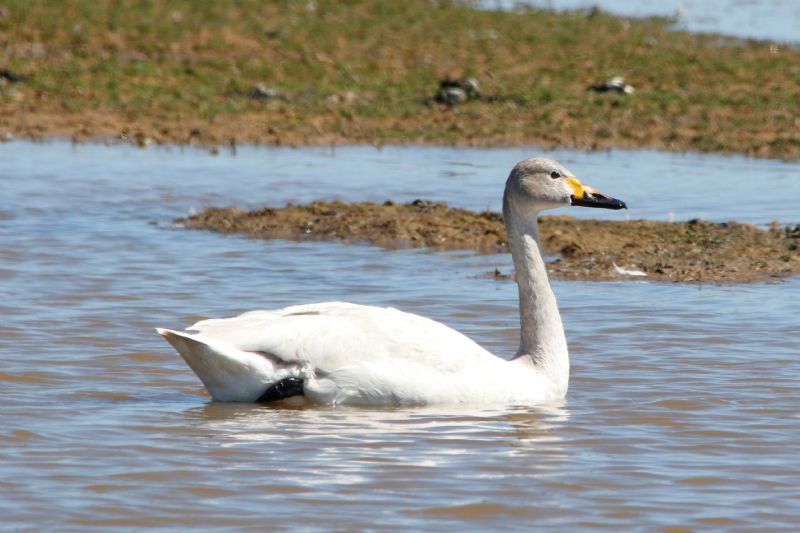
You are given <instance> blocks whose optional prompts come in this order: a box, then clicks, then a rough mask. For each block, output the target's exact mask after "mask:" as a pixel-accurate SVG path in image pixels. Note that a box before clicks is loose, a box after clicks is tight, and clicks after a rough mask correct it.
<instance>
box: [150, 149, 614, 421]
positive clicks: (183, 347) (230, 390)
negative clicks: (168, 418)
mask: <svg viewBox="0 0 800 533" xmlns="http://www.w3.org/2000/svg"><path fill="white" fill-rule="evenodd" d="M566 205H577V206H587V207H603V208H607V209H622V208H625V204H624V203H623V202H621V201H619V200H616V199H614V198H609V197H606V196H604V195H602V194H601V193H599V192H598V191H596V190H594V189H591V188H590V187H587V186H584V185H583V184H581V182H580V181H578V179H577V178H575V177H574V176H573V175H572V174H571V173H570V172H569V171H568V170H567V169H566V168H564V167H563V166H561V165H560V164H559V163H557V162H555V161H551V160H548V159H541V158H532V159H526V160H525V161H522V162H520V163H518V164H517V165H516V166H515V167H514V168H513V170H512V171H511V174H510V175H509V177H508V180H507V182H506V188H505V194H504V196H503V218H504V220H505V224H506V231H507V233H508V242H509V245H510V248H511V255H512V257H513V259H514V266H515V268H516V277H517V283H518V285H519V301H520V326H521V331H520V347H519V350H518V351H517V354H516V356H515V357H514V358H513V359H511V360H505V359H502V358H500V357H497V356H495V355H492V354H491V353H489V352H488V351H487V350H485V349H483V348H481V347H480V346H479V345H478V344H476V343H475V342H473V341H472V340H471V339H469V338H467V337H466V336H464V335H462V334H461V333H459V332H457V331H455V330H453V329H450V328H449V327H447V326H445V325H443V324H440V323H438V322H435V321H433V320H430V319H427V318H423V317H421V316H417V315H412V314H409V313H404V312H402V311H398V310H396V309H392V308H379V307H370V306H365V305H356V304H350V303H341V302H328V303H318V304H309V305H298V306H293V307H287V308H284V309H278V310H274V311H252V312H249V313H245V314H243V315H240V316H237V317H234V318H226V319H211V320H203V321H201V322H198V323H196V324H195V325H193V326H192V327H191V328H189V329H188V331H186V332H178V331H172V330H168V329H158V330H157V331H158V332H159V333H160V334H161V335H163V336H164V337H165V338H166V339H167V340H168V341H169V342H170V343H171V344H172V345H173V346H174V347H175V349H177V350H178V352H179V353H180V354H181V356H182V357H183V358H184V359H185V360H186V362H187V363H188V364H189V366H190V367H191V368H192V370H193V371H194V372H195V373H196V374H197V375H198V377H199V378H200V380H201V381H202V382H203V384H204V385H205V387H206V389H208V391H209V393H211V396H212V397H213V398H214V399H215V400H219V401H239V402H256V401H273V400H280V399H283V398H287V397H290V396H297V395H303V396H305V397H306V399H309V400H311V401H313V402H317V403H324V404H345V403H347V404H362V405H377V404H433V403H508V404H511V403H515V404H530V403H536V402H543V401H548V400H557V399H561V398H563V397H564V395H565V394H566V392H567V384H568V381H569V356H568V354H567V342H566V339H565V337H564V329H563V327H562V325H561V317H560V315H559V313H558V307H557V305H556V298H555V295H554V294H553V291H552V289H551V288H550V283H549V282H548V279H547V271H546V269H545V263H544V260H543V259H542V254H541V252H540V245H539V232H538V226H537V221H536V218H537V215H538V214H539V212H540V211H542V210H543V209H550V208H555V207H560V206H566Z"/></svg>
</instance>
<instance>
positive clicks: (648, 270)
mask: <svg viewBox="0 0 800 533" xmlns="http://www.w3.org/2000/svg"><path fill="white" fill-rule="evenodd" d="M539 222H540V234H541V241H542V247H543V248H544V252H545V253H546V254H548V255H550V256H552V257H553V260H552V261H551V262H550V263H549V264H548V267H549V268H548V270H549V272H550V275H551V276H552V277H553V278H555V279H580V280H652V281H673V282H700V283H707V282H711V283H740V282H757V281H768V280H774V279H778V278H783V277H786V276H790V275H793V274H797V273H798V272H800V249H799V248H800V225H798V226H795V227H788V226H787V227H780V226H778V225H775V226H773V227H771V228H770V229H768V230H764V229H759V228H757V227H755V226H753V225H750V224H740V223H737V222H727V223H712V222H705V221H700V220H691V221H688V222H656V221H648V220H631V221H618V222H617V221H600V220H577V219H575V218H572V217H569V216H546V217H541V218H540V221H539ZM177 223H178V225H179V226H182V227H187V228H194V229H206V230H212V231H218V232H221V233H236V234H244V235H248V236H252V237H256V238H262V239H292V240H307V239H312V240H343V241H346V242H367V243H372V244H375V245H378V246H382V247H385V248H406V247H414V248H432V249H436V250H475V251H478V252H481V253H504V252H508V242H507V241H506V232H505V228H504V227H503V221H502V216H501V215H499V214H497V213H492V212H488V211H486V212H481V213H476V212H473V211H468V210H465V209H457V208H451V207H448V206H447V205H445V204H440V203H432V202H428V201H424V200H416V201H414V202H412V203H410V204H394V203H392V202H386V203H384V204H375V203H369V202H366V203H344V202H313V203H311V204H308V205H291V204H290V205H288V206H286V207H282V208H272V207H265V208H261V209H256V210H253V211H244V210H242V209H239V208H237V207H226V208H216V207H209V208H206V209H205V210H203V211H202V212H200V213H198V214H196V215H192V216H189V217H187V218H182V219H179V220H178V221H177ZM625 271H627V272H628V273H625ZM633 271H639V272H643V273H644V274H645V275H644V276H642V275H632V274H631V273H630V272H633ZM495 276H496V277H506V276H505V275H503V274H502V273H500V272H495Z"/></svg>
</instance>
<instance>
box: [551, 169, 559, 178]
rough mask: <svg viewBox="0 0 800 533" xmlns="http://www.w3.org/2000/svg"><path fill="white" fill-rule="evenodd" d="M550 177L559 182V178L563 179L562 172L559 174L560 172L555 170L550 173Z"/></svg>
mask: <svg viewBox="0 0 800 533" xmlns="http://www.w3.org/2000/svg"><path fill="white" fill-rule="evenodd" d="M550 177H551V178H553V179H554V180H557V179H558V178H560V177H561V172H559V171H558V170H554V171H552V172H551V173H550Z"/></svg>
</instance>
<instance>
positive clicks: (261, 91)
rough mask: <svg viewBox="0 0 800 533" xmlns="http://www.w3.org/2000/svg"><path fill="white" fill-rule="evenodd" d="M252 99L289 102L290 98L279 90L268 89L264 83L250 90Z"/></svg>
mask: <svg viewBox="0 0 800 533" xmlns="http://www.w3.org/2000/svg"><path fill="white" fill-rule="evenodd" d="M250 97H251V98H255V99H256V100H284V101H286V102H288V101H289V97H288V96H286V95H285V94H284V93H282V92H281V91H279V90H278V89H274V88H272V87H267V86H266V85H264V84H263V83H258V84H256V85H254V86H253V88H252V89H250Z"/></svg>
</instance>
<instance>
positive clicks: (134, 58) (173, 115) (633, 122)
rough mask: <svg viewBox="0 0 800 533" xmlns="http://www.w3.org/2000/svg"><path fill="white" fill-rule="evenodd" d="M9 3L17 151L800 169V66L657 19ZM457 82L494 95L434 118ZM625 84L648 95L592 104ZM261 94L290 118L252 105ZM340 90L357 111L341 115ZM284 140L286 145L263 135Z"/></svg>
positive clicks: (371, 8)
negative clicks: (300, 150)
mask: <svg viewBox="0 0 800 533" xmlns="http://www.w3.org/2000/svg"><path fill="white" fill-rule="evenodd" d="M4 5H5V7H6V9H7V13H8V14H7V15H6V16H5V17H4V18H2V19H0V54H2V55H0V68H3V67H5V68H9V69H11V70H12V71H15V72H20V73H23V74H27V75H28V76H29V79H28V81H27V82H25V83H23V84H5V85H2V86H0V111H2V112H3V113H1V114H0V115H2V116H0V128H4V129H6V130H7V131H12V132H16V133H18V134H20V135H26V134H32V133H30V131H28V129H29V128H30V127H31V125H38V126H40V127H41V129H42V131H44V132H45V133H44V134H45V135H47V134H53V135H58V134H61V135H64V134H66V135H71V134H74V132H70V131H69V128H70V126H69V125H68V124H67V125H65V124H66V123H65V122H64V121H63V120H61V119H65V117H74V118H75V120H83V122H85V124H83V127H84V128H88V129H89V131H90V132H91V133H92V134H95V135H98V136H104V135H114V134H116V133H118V132H116V131H115V128H116V129H118V130H121V129H122V128H123V126H124V127H125V128H126V129H129V130H130V129H135V130H138V131H141V132H142V133H143V134H145V135H148V136H152V137H154V138H156V139H157V140H163V141H178V142H182V141H184V140H185V137H186V132H187V131H189V130H191V129H193V128H196V127H197V125H198V124H200V125H202V130H203V133H202V138H203V139H204V140H206V141H207V142H212V143H213V142H220V141H222V140H226V139H230V138H235V139H237V140H239V141H244V142H291V143H315V142H375V143H387V142H430V143H440V144H464V143H466V144H484V145H502V144H506V145H508V144H525V143H531V142H534V143H541V144H544V145H564V146H577V147H606V146H648V147H658V148H667V149H674V150H704V151H721V152H743V153H748V154H753V155H759V156H773V157H785V158H793V157H797V156H798V155H800V133H798V131H799V130H800V127H798V120H800V97H798V95H799V94H800V61H798V60H799V59H800V54H798V52H797V51H796V50H795V49H792V48H786V47H779V49H778V52H777V53H774V48H773V49H772V50H771V49H770V44H769V43H765V42H758V41H738V40H734V39H720V38H719V37H717V36H709V35H693V34H689V33H684V32H671V31H669V29H668V21H666V20H664V19H646V20H628V19H623V18H619V17H614V16H611V15H608V14H605V13H601V12H600V13H598V12H592V14H591V15H589V14H587V13H585V12H575V13H560V14H559V13H551V12H545V11H536V10H529V11H522V12H493V11H479V10H475V9H472V8H470V7H469V6H467V5H461V4H458V3H447V2H439V3H431V2H428V1H421V0H420V1H414V0H410V1H403V2H394V1H367V0H363V1H356V0H354V1H349V2H339V1H326V0H319V1H317V2H313V3H309V2H307V1H305V0H304V1H282V2H262V1H256V0H241V1H238V2H211V1H189V0H173V1H169V2H167V1H166V0H151V1H130V0H99V1H91V0H72V1H70V2H47V1H43V0H39V1H35V0H34V1H30V0H4ZM309 6H315V7H314V8H313V9H312V8H310V7H309ZM464 75H470V76H474V77H476V78H477V79H478V80H479V82H480V83H481V87H482V90H483V92H484V94H486V95H489V96H494V97H497V98H495V99H494V100H486V101H476V102H469V103H467V104H465V105H463V106H461V107H458V108H455V109H448V108H446V107H443V106H439V105H432V104H431V103H430V101H429V99H430V97H431V96H432V95H433V94H434V93H435V91H436V89H437V87H438V83H439V81H440V80H441V79H442V78H444V77H447V76H464ZM613 75H623V76H625V77H626V79H627V80H628V81H629V83H632V84H633V85H634V86H635V87H636V89H637V90H636V93H635V94H634V95H632V96H619V95H613V94H594V93H590V92H588V91H587V87H588V85H590V84H592V83H597V82H599V81H603V80H604V79H606V78H607V77H610V76H613ZM257 83H263V84H265V85H267V86H270V87H275V88H277V89H279V90H281V91H283V92H285V93H286V94H287V95H289V96H290V97H291V102H290V103H286V102H280V101H276V102H264V101H259V100H255V99H252V98H250V97H249V96H248V94H249V92H250V89H251V88H252V86H253V85H255V84H257ZM346 92H350V93H353V94H354V95H356V96H357V98H356V99H355V101H354V102H350V103H346V104H332V103H331V97H332V96H335V95H341V94H343V93H346ZM92 113H97V114H101V115H102V116H103V117H107V118H108V124H106V125H101V124H97V123H96V122H97V121H94V122H93V121H92V120H93V119H92V118H91V117H90V115H91V114H92ZM114 120H117V122H119V124H117V125H115V123H114ZM273 123H274V124H276V125H279V126H280V134H279V135H277V136H276V135H272V136H270V135H266V134H265V133H264V130H265V124H273ZM164 127H166V128H167V129H169V130H170V131H171V132H173V133H171V134H163V133H161V132H160V130H162V129H164ZM26 128H28V129H26ZM93 128H94V129H93ZM37 131H39V130H37Z"/></svg>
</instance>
